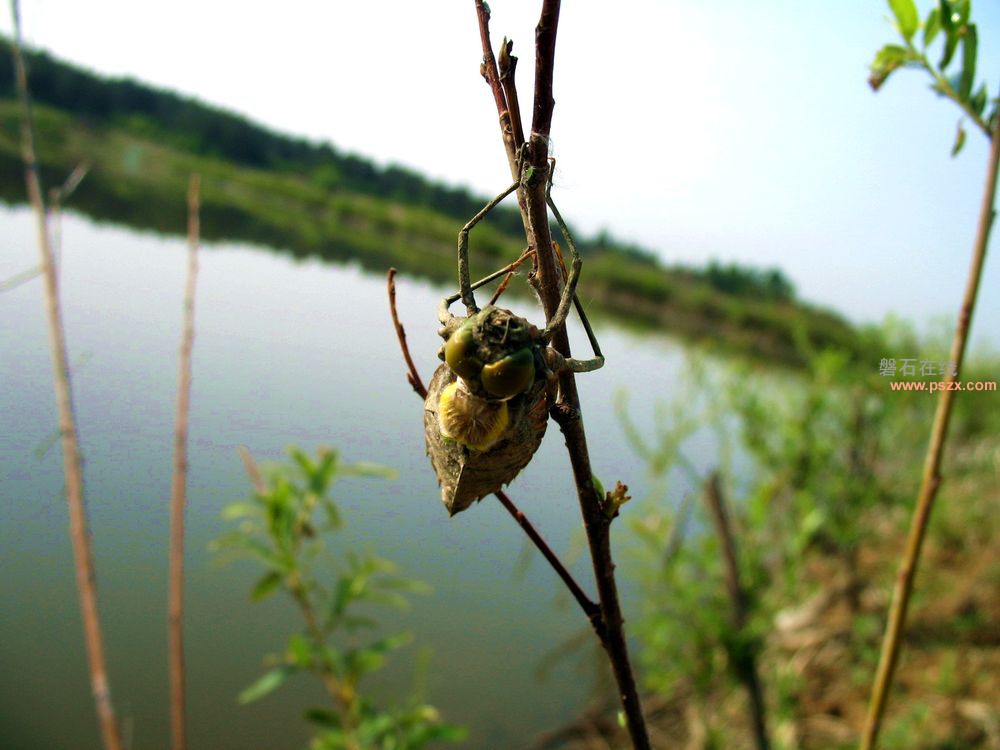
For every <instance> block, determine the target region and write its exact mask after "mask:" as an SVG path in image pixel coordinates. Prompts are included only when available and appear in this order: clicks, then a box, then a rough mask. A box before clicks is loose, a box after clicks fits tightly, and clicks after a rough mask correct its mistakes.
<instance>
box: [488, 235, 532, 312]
mask: <svg viewBox="0 0 1000 750" xmlns="http://www.w3.org/2000/svg"><path fill="white" fill-rule="evenodd" d="M534 254H535V251H534V250H532V249H531V248H530V247H529V248H525V250H524V252H523V253H521V255H520V257H519V258H518V259H517V260H515V261H514V262H513V263H512V264H511V270H510V271H508V272H507V275H506V276H504V277H503V281H501V282H500V284H499V285H498V286H497V289H496V291H495V292H493V296H492V297H490V301H489V302H487V303H486V306H487V307H489V306H490V305H495V304H496V303H497V301H498V300H499V299H500V296H501V295H502V294H503V293H504V292H506V291H507V287H508V286H509V285H510V282H511V279H513V278H514V272H515V271H516V270H517V267H518V266H520V265H521V264H522V263H524V261H526V260H527V259H528V258H531V257H533V256H534Z"/></svg>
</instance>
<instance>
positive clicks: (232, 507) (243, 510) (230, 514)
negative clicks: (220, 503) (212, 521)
mask: <svg viewBox="0 0 1000 750" xmlns="http://www.w3.org/2000/svg"><path fill="white" fill-rule="evenodd" d="M247 516H260V508H259V507H258V506H256V505H254V504H253V503H230V504H229V505H227V506H226V507H225V508H223V509H222V520H224V521H235V520H237V519H239V518H246V517H247Z"/></svg>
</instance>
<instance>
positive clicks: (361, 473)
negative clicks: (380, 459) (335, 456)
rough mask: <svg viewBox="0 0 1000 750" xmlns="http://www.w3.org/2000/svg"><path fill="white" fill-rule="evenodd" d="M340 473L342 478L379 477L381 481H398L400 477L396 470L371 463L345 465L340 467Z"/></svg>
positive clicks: (362, 462) (359, 462)
mask: <svg viewBox="0 0 1000 750" xmlns="http://www.w3.org/2000/svg"><path fill="white" fill-rule="evenodd" d="M339 473H340V476H342V477H379V478H381V479H396V478H397V477H398V476H399V472H398V471H396V470H395V469H391V468H389V467H388V466H382V465H381V464H375V463H371V462H370V461H358V462H356V463H353V464H345V465H344V466H341V467H340V472H339Z"/></svg>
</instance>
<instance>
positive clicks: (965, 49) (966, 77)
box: [958, 24, 978, 101]
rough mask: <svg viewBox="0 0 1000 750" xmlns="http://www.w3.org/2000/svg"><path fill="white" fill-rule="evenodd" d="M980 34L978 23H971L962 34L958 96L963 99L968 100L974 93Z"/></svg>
mask: <svg viewBox="0 0 1000 750" xmlns="http://www.w3.org/2000/svg"><path fill="white" fill-rule="evenodd" d="M977 46H978V35H977V34H976V25H975V24H969V25H968V26H966V27H965V33H964V34H963V35H962V79H961V83H959V88H958V96H959V98H961V99H962V101H968V99H969V94H971V93H972V84H973V83H975V80H976V47H977Z"/></svg>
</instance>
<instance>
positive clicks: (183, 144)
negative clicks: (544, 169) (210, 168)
mask: <svg viewBox="0 0 1000 750" xmlns="http://www.w3.org/2000/svg"><path fill="white" fill-rule="evenodd" d="M27 62H28V65H29V68H30V77H31V92H32V96H33V97H34V99H35V100H36V101H38V102H41V103H44V104H49V105H52V106H54V107H58V108H59V109H61V110H64V111H68V112H71V113H73V114H75V115H77V116H78V117H79V118H80V119H81V120H82V121H83V122H84V123H86V124H95V125H97V124H99V125H111V126H123V127H126V128H127V129H128V130H129V131H131V132H135V133H140V134H143V135H147V136H150V137H155V138H157V139H158V140H160V141H161V142H166V143H169V144H170V145H173V146H176V147H178V148H181V149H183V150H185V151H189V152H192V153H195V154H198V155H201V156H213V157H219V158H222V159H226V160H228V161H232V162H235V163H237V164H241V165H244V166H248V167H254V168H258V169H270V170H276V171H282V172H295V173H297V174H299V175H311V177H312V179H313V180H314V181H316V182H318V183H319V184H321V185H322V186H323V187H325V188H327V189H329V190H338V189H340V190H349V191H352V192H360V193H368V194H374V195H378V196H380V197H383V198H388V199H390V200H393V201H396V202H399V203H404V204H408V205H416V206H426V207H429V208H433V209H434V210H436V211H439V212H441V213H444V214H446V215H449V216H453V217H455V218H456V219H466V218H468V217H470V216H472V215H474V214H475V213H476V212H477V211H479V209H480V208H482V206H483V205H484V204H485V202H486V200H487V199H485V198H483V197H481V196H477V195H473V194H472V193H470V192H469V191H468V190H467V189H465V188H462V187H451V186H448V185H442V184H440V183H436V182H432V181H430V180H427V179H426V178H424V177H423V176H422V175H420V174H418V173H416V172H414V171H412V170H410V169H407V168H405V167H401V166H398V165H389V166H387V167H379V166H378V165H376V164H374V163H372V162H371V161H370V160H368V159H365V158H364V157H361V156H357V155H355V154H349V153H343V152H341V151H340V150H339V149H337V148H336V147H335V146H333V145H332V144H330V143H320V144H316V143H312V142H310V141H308V140H306V139H304V138H295V137H292V136H288V135H284V134H281V133H275V132H274V131H271V130H268V129H267V128H265V127H263V126H261V125H258V124H256V123H253V122H250V121H248V120H246V119H245V118H243V117H241V116H239V115H237V114H234V113H232V112H227V111H225V110H223V109H220V108H218V107H213V106H210V105H207V104H203V103H201V102H199V101H197V100H195V99H191V98H188V97H184V96H180V95H178V94H175V93H173V92H170V91H165V90H161V89H156V88H153V87H151V86H147V85H145V84H143V83H139V82H137V81H134V80H132V79H129V78H105V77H102V76H98V75H95V74H94V73H91V72H89V71H86V70H83V69H81V68H78V67H76V66H73V65H69V64H67V63H64V62H61V61H59V60H56V59H55V58H53V57H52V56H50V55H48V54H46V53H45V52H28V53H27ZM14 95H15V91H14V70H13V63H12V61H11V55H10V48H9V43H8V42H7V41H6V40H4V39H2V38H0V96H2V97H7V98H12V97H13V96H14ZM495 214H496V215H495V216H492V215H491V219H492V223H493V225H494V226H496V227H497V228H498V229H500V230H502V231H504V232H509V233H511V234H515V235H516V234H519V233H520V232H521V218H520V216H519V215H518V213H517V212H516V211H513V210H509V209H508V210H504V209H500V210H498V211H497V212H495ZM579 244H580V246H581V252H583V253H584V254H585V255H589V254H593V253H595V252H599V251H604V252H608V251H610V252H612V253H621V254H622V255H625V256H627V257H629V258H630V259H632V260H635V261H640V262H647V263H649V264H651V265H656V264H657V259H656V256H655V255H654V254H653V253H652V252H650V251H648V250H645V249H643V248H641V247H638V246H636V245H634V244H629V243H625V242H621V241H619V240H617V239H615V238H614V237H613V236H611V235H610V234H609V233H608V232H601V233H600V234H598V236H597V237H595V238H591V239H585V238H581V239H580V242H579ZM684 270H686V271H687V272H688V273H690V274H691V275H692V276H694V277H697V278H700V279H702V280H704V281H707V282H709V283H710V284H711V285H712V286H713V287H714V288H716V289H718V290H719V291H721V292H724V293H727V294H734V295H737V296H743V295H751V296H759V295H763V296H765V297H766V298H768V299H790V298H791V297H792V296H793V288H792V285H791V283H790V282H789V281H788V279H786V278H785V277H784V276H783V275H782V274H781V272H780V271H777V270H768V271H759V270H757V269H753V268H744V267H741V266H737V265H732V264H730V265H728V266H725V267H723V266H720V265H718V264H716V263H714V262H713V263H712V264H711V265H709V267H708V268H707V269H706V270H704V271H701V270H695V269H684Z"/></svg>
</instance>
